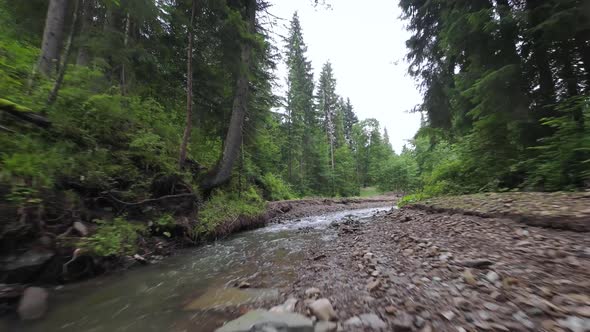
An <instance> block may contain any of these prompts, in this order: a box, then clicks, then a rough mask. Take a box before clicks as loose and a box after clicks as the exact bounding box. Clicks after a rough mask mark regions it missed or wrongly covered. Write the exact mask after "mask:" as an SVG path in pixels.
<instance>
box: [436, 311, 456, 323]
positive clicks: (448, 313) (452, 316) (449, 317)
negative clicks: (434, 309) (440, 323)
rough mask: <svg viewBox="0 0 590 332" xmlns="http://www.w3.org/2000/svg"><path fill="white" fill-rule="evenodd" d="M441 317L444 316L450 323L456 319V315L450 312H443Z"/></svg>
mask: <svg viewBox="0 0 590 332" xmlns="http://www.w3.org/2000/svg"><path fill="white" fill-rule="evenodd" d="M440 315H441V316H443V317H444V318H445V319H446V320H448V321H449V322H450V321H452V320H453V318H455V313H454V312H452V311H450V310H448V311H444V312H441V313H440Z"/></svg>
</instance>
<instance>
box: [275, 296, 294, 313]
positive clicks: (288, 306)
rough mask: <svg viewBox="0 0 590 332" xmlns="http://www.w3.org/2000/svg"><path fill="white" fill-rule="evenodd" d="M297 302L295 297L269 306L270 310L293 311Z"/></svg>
mask: <svg viewBox="0 0 590 332" xmlns="http://www.w3.org/2000/svg"><path fill="white" fill-rule="evenodd" d="M297 302H299V301H298V300H297V299H296V298H292V297H291V298H288V299H287V301H285V303H283V304H281V305H277V306H274V307H272V308H270V311H271V312H295V305H297Z"/></svg>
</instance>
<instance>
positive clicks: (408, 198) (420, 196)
mask: <svg viewBox="0 0 590 332" xmlns="http://www.w3.org/2000/svg"><path fill="white" fill-rule="evenodd" d="M430 197H432V196H430V195H428V194H425V193H417V194H411V195H405V196H404V197H402V199H400V200H399V202H398V203H397V207H398V208H401V207H404V206H406V205H408V204H412V203H417V202H420V201H423V200H425V199H428V198H430Z"/></svg>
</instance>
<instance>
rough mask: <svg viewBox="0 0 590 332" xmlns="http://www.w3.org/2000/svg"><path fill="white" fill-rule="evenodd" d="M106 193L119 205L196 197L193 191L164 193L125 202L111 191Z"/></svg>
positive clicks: (134, 204) (135, 204)
mask: <svg viewBox="0 0 590 332" xmlns="http://www.w3.org/2000/svg"><path fill="white" fill-rule="evenodd" d="M107 194H108V195H109V198H111V199H112V200H113V201H115V202H117V203H119V204H121V205H125V206H137V205H143V204H148V203H155V202H159V201H163V200H167V199H174V198H185V197H193V198H196V197H197V195H195V194H193V193H186V194H177V195H166V196H162V197H158V198H148V199H144V200H143V201H139V202H125V201H122V200H120V199H118V198H117V197H115V196H113V194H112V193H111V192H107Z"/></svg>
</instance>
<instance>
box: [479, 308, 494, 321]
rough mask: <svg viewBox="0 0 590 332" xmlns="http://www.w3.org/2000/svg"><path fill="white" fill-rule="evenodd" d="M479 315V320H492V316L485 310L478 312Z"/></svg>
mask: <svg viewBox="0 0 590 332" xmlns="http://www.w3.org/2000/svg"><path fill="white" fill-rule="evenodd" d="M477 315H478V316H479V318H481V319H483V320H490V319H491V317H490V314H489V313H488V312H487V311H485V310H478V311H477Z"/></svg>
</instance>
